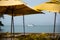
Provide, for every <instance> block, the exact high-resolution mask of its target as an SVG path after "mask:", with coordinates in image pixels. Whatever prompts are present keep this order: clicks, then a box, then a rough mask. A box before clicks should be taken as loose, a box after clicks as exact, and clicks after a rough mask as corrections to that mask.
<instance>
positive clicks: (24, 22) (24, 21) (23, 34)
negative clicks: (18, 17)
mask: <svg viewBox="0 0 60 40" xmlns="http://www.w3.org/2000/svg"><path fill="white" fill-rule="evenodd" d="M23 35H25V18H24V14H23Z"/></svg>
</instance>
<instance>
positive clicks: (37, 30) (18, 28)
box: [2, 25, 60, 33]
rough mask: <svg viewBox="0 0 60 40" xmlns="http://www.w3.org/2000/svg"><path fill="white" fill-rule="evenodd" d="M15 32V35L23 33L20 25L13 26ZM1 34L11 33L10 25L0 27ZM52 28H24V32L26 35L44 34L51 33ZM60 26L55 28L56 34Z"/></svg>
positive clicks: (37, 26)
mask: <svg viewBox="0 0 60 40" xmlns="http://www.w3.org/2000/svg"><path fill="white" fill-rule="evenodd" d="M14 28H15V32H16V33H22V32H24V31H23V26H22V25H15V26H14ZM2 29H3V32H11V26H10V25H5V26H4V27H2ZM53 29H54V26H53V25H35V26H27V25H26V26H25V32H26V33H41V32H46V33H53ZM59 29H60V25H57V26H56V33H60V30H59Z"/></svg>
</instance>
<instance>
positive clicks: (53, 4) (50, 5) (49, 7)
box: [35, 0, 60, 35]
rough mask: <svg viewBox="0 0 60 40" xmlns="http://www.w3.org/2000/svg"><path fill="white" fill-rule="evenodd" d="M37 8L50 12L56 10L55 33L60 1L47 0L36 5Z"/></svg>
mask: <svg viewBox="0 0 60 40" xmlns="http://www.w3.org/2000/svg"><path fill="white" fill-rule="evenodd" d="M35 8H36V9H38V10H46V11H49V12H55V18H54V29H53V33H54V35H55V28H56V15H57V13H60V1H59V0H51V1H50V2H45V3H42V4H39V5H37V6H35Z"/></svg>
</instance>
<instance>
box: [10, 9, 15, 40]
mask: <svg viewBox="0 0 60 40" xmlns="http://www.w3.org/2000/svg"><path fill="white" fill-rule="evenodd" d="M14 32H15V31H14V18H13V9H12V18H11V35H13V37H11V40H13V38H14Z"/></svg>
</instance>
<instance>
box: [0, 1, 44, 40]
mask: <svg viewBox="0 0 60 40" xmlns="http://www.w3.org/2000/svg"><path fill="white" fill-rule="evenodd" d="M40 13H41V14H43V13H42V12H40V11H38V10H36V9H34V8H32V7H30V6H28V5H27V4H25V3H23V2H21V1H20V0H0V15H3V14H8V15H11V16H12V19H11V33H14V18H13V17H14V16H21V15H22V16H23V28H24V35H25V22H24V15H29V14H40ZM12 28H13V29H12ZM12 30H13V31H12ZM11 40H12V39H11Z"/></svg>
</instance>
